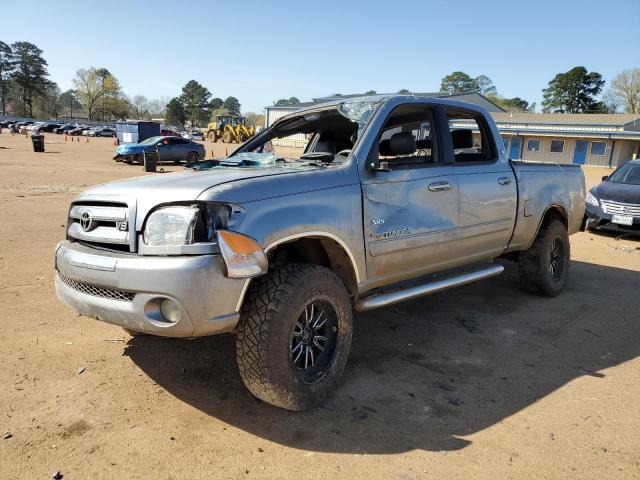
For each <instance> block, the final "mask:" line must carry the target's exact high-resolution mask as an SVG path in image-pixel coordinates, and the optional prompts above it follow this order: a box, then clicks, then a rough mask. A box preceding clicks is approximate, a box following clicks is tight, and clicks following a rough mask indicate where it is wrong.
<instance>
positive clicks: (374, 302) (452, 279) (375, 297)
mask: <svg viewBox="0 0 640 480" xmlns="http://www.w3.org/2000/svg"><path fill="white" fill-rule="evenodd" d="M503 271H504V267H503V266H502V265H500V264H499V263H489V264H483V265H482V266H481V267H479V268H476V269H474V270H466V271H463V272H457V273H450V274H448V275H447V274H444V275H443V276H442V277H435V278H433V279H432V280H430V281H428V282H426V283H422V284H419V285H415V284H412V285H411V286H409V287H406V288H402V287H398V288H396V289H393V290H390V291H383V292H381V293H374V294H372V295H369V296H366V297H363V298H361V299H359V300H358V301H357V302H356V310H357V311H359V312H365V311H367V310H373V309H374V308H380V307H387V306H389V305H393V304H394V303H399V302H404V301H406V300H413V299H414V298H418V297H422V296H424V295H430V294H432V293H436V292H440V291H442V290H447V289H449V288H453V287H459V286H461V285H466V284H468V283H473V282H477V281H478V280H483V279H485V278H490V277H495V276H496V275H499V274H501V273H502V272H503Z"/></svg>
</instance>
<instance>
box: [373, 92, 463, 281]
mask: <svg viewBox="0 0 640 480" xmlns="http://www.w3.org/2000/svg"><path fill="white" fill-rule="evenodd" d="M403 118H406V119H407V120H406V121H403ZM435 118H436V117H435V115H434V111H433V110H432V109H431V108H429V107H426V106H421V110H420V109H416V105H415V104H413V105H406V106H405V105H401V106H399V107H397V108H396V109H395V110H394V111H392V112H391V114H390V115H389V117H388V120H387V123H386V124H385V126H384V127H383V129H382V130H381V134H380V135H379V137H378V138H377V140H376V141H375V143H374V147H373V149H372V151H371V152H370V156H374V157H377V158H376V160H378V161H381V162H386V164H385V163H383V165H387V166H388V168H386V169H383V170H378V171H371V170H365V172H364V178H362V192H363V214H364V218H363V220H364V235H365V247H366V256H367V276H368V277H369V279H370V282H371V287H372V288H375V287H376V286H379V285H383V284H388V283H392V282H397V281H402V280H405V279H409V278H414V277H416V276H419V275H421V274H426V273H430V272H434V271H437V270H443V269H446V268H448V267H449V266H452V265H453V264H455V261H456V256H457V253H456V251H457V247H456V244H457V242H458V235H459V232H458V189H459V185H458V179H457V176H456V175H455V167H454V166H453V165H451V164H446V163H444V162H443V161H442V155H441V152H440V150H439V147H438V144H439V141H438V136H437V133H436V132H437V129H436V128H435V120H434V119H435ZM409 136H411V138H412V140H413V142H415V149H412V148H411V143H412V142H411V140H409ZM399 142H400V148H399V149H397V148H396V150H394V149H393V148H391V145H392V144H393V143H396V144H398V143H399ZM396 147H398V145H396Z"/></svg>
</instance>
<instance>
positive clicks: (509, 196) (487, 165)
mask: <svg viewBox="0 0 640 480" xmlns="http://www.w3.org/2000/svg"><path fill="white" fill-rule="evenodd" d="M446 113H447V119H448V123H449V138H450V139H451V143H452V150H450V152H451V153H450V155H451V156H452V157H453V158H452V159H450V160H453V165H454V166H455V174H456V177H457V178H458V188H459V202H460V215H459V218H458V222H459V227H460V242H461V243H460V258H461V259H462V260H464V261H465V263H471V262H474V261H480V260H487V259H492V258H495V257H497V256H498V255H500V254H501V253H502V252H504V250H505V249H506V247H507V244H508V243H509V239H510V238H511V234H512V233H513V229H514V226H515V219H516V210H517V198H518V191H517V185H516V178H515V175H514V173H513V170H512V169H511V166H510V165H509V163H508V162H507V160H506V158H504V157H501V156H500V154H499V150H500V146H499V145H496V142H495V140H494V136H493V134H492V132H491V130H490V128H489V125H488V124H487V122H486V120H484V118H483V117H482V115H481V114H479V113H477V112H473V111H467V110H464V109H457V108H456V109H452V110H446ZM514 141H515V139H511V150H513V148H514V146H513V145H514Z"/></svg>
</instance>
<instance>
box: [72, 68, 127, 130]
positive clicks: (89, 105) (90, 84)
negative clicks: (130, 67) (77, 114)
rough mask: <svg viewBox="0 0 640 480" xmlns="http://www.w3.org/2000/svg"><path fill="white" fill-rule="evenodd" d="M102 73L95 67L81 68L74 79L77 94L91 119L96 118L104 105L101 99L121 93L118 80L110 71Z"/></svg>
mask: <svg viewBox="0 0 640 480" xmlns="http://www.w3.org/2000/svg"><path fill="white" fill-rule="evenodd" d="M101 73H102V72H101V71H100V70H99V69H97V68H95V67H91V68H89V69H85V68H81V69H80V70H78V71H77V72H76V78H74V79H73V85H74V87H75V91H76V96H77V97H78V100H80V103H82V105H83V106H84V108H85V110H86V111H87V115H88V116H89V120H93V119H94V118H96V114H97V113H98V111H99V110H100V108H101V107H102V103H103V102H101V100H102V99H103V98H105V97H112V98H115V97H118V96H119V95H120V85H119V83H118V80H117V79H116V78H115V77H114V76H113V75H111V74H109V73H107V74H106V75H103V74H101Z"/></svg>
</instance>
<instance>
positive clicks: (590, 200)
mask: <svg viewBox="0 0 640 480" xmlns="http://www.w3.org/2000/svg"><path fill="white" fill-rule="evenodd" d="M584 201H585V203H587V204H588V205H591V206H593V207H599V206H600V202H599V201H598V199H597V198H596V196H595V195H594V194H593V193H591V192H587V195H586V196H585V197H584Z"/></svg>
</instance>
